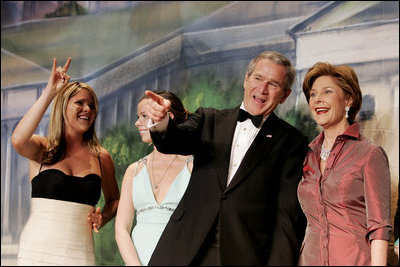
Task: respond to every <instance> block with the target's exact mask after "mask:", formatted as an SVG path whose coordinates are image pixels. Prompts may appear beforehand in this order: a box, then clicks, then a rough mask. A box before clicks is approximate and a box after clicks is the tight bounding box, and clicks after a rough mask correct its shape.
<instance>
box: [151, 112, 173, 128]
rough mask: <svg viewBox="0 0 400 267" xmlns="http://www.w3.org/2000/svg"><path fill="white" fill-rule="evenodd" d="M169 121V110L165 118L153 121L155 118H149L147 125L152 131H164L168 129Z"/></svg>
mask: <svg viewBox="0 0 400 267" xmlns="http://www.w3.org/2000/svg"><path fill="white" fill-rule="evenodd" d="M168 121H169V112H168V113H167V116H165V117H164V119H162V120H161V121H158V122H155V123H153V120H152V119H149V121H148V122H147V125H146V127H147V129H149V130H151V131H152V132H164V131H166V130H167V127H168Z"/></svg>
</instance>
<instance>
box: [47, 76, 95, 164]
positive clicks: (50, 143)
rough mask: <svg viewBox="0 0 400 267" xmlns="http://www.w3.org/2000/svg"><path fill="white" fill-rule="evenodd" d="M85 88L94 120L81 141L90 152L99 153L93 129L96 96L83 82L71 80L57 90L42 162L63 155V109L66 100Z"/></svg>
mask: <svg viewBox="0 0 400 267" xmlns="http://www.w3.org/2000/svg"><path fill="white" fill-rule="evenodd" d="M83 89H86V90H88V91H89V93H90V94H91V95H92V97H93V101H94V114H95V115H94V116H95V118H94V120H93V123H92V125H91V126H90V128H89V130H87V132H86V133H84V135H83V141H84V142H85V144H86V145H87V146H88V148H89V150H90V152H91V153H93V154H94V155H96V156H97V155H99V153H100V144H99V140H98V138H97V135H96V131H95V122H96V117H97V110H98V101H97V96H96V94H95V92H94V91H93V89H92V88H91V87H90V86H89V85H88V84H86V83H84V82H71V83H69V84H67V85H66V86H65V87H64V88H63V89H62V90H61V91H60V92H58V94H57V96H56V98H55V100H54V104H53V108H52V111H51V115H50V120H49V133H48V136H47V149H46V151H45V153H44V159H43V163H46V164H54V163H56V162H58V161H60V160H62V159H63V158H64V156H65V111H66V108H67V104H68V101H69V100H70V99H71V97H73V96H74V95H76V94H77V93H78V92H79V91H81V90H83Z"/></svg>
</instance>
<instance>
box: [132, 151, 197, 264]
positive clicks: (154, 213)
mask: <svg viewBox="0 0 400 267" xmlns="http://www.w3.org/2000/svg"><path fill="white" fill-rule="evenodd" d="M192 160H193V158H192V157H188V160H187V162H186V165H185V167H184V168H183V169H182V171H181V172H180V173H179V174H178V176H177V177H176V179H175V180H174V182H173V183H172V185H171V187H170V189H169V191H168V193H167V194H166V196H165V198H164V199H163V201H162V202H161V203H157V201H156V199H155V196H154V194H153V190H152V187H151V182H150V177H149V172H148V169H147V166H146V162H147V160H146V158H143V159H141V160H140V163H144V166H143V168H142V169H141V171H140V173H138V174H137V175H136V176H135V178H134V179H133V183H132V200H133V204H134V207H135V214H136V225H135V226H134V228H133V230H132V234H131V236H132V240H133V243H134V244H135V247H136V251H137V253H138V255H139V259H140V262H141V263H142V265H147V264H148V262H149V260H150V258H151V255H152V253H153V251H154V249H155V247H156V245H157V242H158V240H159V238H160V236H161V234H162V232H163V230H164V228H165V226H166V225H167V223H168V221H169V218H170V217H171V214H172V213H173V211H174V210H175V208H176V206H177V205H178V203H179V201H180V199H181V198H182V196H183V194H184V193H185V191H186V187H187V185H188V183H189V179H190V175H191V174H190V172H189V169H188V166H187V165H188V163H189V162H190V161H192Z"/></svg>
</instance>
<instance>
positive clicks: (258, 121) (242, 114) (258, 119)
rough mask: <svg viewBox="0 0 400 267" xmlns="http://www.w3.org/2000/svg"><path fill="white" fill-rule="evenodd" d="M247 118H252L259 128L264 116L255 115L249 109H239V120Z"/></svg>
mask: <svg viewBox="0 0 400 267" xmlns="http://www.w3.org/2000/svg"><path fill="white" fill-rule="evenodd" d="M246 119H251V122H252V123H253V124H254V126H256V127H257V128H258V127H259V126H260V124H261V122H262V120H263V116H262V115H258V116H253V115H251V114H250V113H248V112H247V111H245V110H243V109H239V117H238V121H240V122H242V121H245V120H246Z"/></svg>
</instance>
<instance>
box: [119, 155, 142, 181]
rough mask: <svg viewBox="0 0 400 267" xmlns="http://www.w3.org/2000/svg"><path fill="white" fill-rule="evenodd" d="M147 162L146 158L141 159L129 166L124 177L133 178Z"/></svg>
mask: <svg viewBox="0 0 400 267" xmlns="http://www.w3.org/2000/svg"><path fill="white" fill-rule="evenodd" d="M145 164H146V162H145V159H140V160H138V161H136V162H134V163H132V164H130V165H129V166H128V168H126V171H125V175H124V179H125V178H126V179H133V178H134V177H135V176H136V175H138V174H139V173H140V172H141V171H142V169H143V167H144V165H145Z"/></svg>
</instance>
